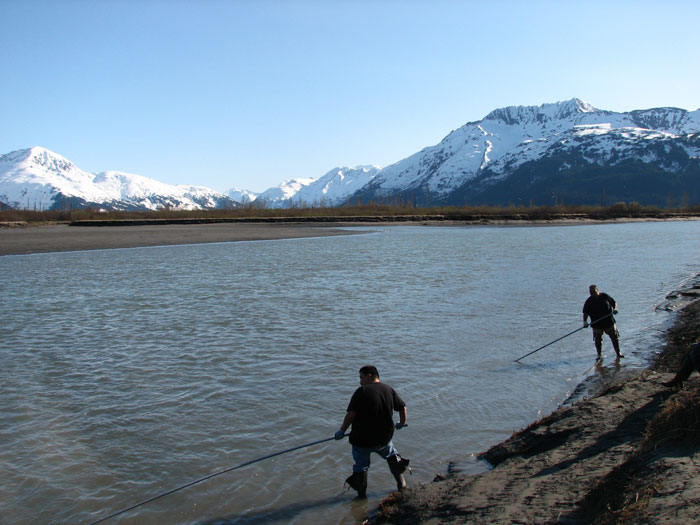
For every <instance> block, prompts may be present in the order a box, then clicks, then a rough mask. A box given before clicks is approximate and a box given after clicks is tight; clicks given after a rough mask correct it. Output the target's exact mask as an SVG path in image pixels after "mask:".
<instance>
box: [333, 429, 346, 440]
mask: <svg viewBox="0 0 700 525" xmlns="http://www.w3.org/2000/svg"><path fill="white" fill-rule="evenodd" d="M344 437H345V432H343V429H342V428H339V429H338V431H337V432H336V433H335V439H337V440H340V439H343V438H344Z"/></svg>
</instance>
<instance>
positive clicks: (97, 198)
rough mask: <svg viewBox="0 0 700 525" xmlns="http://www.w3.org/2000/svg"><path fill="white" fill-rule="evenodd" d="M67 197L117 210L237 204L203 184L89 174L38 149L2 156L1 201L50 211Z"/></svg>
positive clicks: (140, 176) (51, 153)
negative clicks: (183, 183)
mask: <svg viewBox="0 0 700 525" xmlns="http://www.w3.org/2000/svg"><path fill="white" fill-rule="evenodd" d="M66 199H68V200H69V201H70V202H71V203H72V202H75V204H76V206H80V205H91V206H97V207H104V208H113V209H148V210H155V209H159V208H164V207H171V208H175V209H185V210H187V209H201V208H213V207H217V206H221V205H230V204H233V203H232V201H230V199H228V198H227V197H226V196H225V195H222V194H219V193H217V192H215V191H213V190H210V189H208V188H204V187H200V186H184V185H180V186H173V185H170V184H164V183H162V182H158V181H157V180H154V179H149V178H148V177H144V176H142V175H136V174H132V173H124V172H119V171H108V172H104V173H100V174H97V175H95V174H92V173H88V172H86V171H83V170H81V169H80V168H78V167H77V166H75V164H73V163H72V162H70V161H69V160H68V159H66V158H65V157H62V156H61V155H59V154H57V153H54V152H52V151H49V150H47V149H46V148H42V147H38V146H36V147H33V148H30V149H25V150H18V151H13V152H11V153H8V154H6V155H2V156H0V201H2V202H5V203H6V204H8V205H10V206H12V207H13V208H25V209H39V210H45V209H51V208H52V207H53V206H55V205H57V202H59V201H60V202H63V201H65V200H66Z"/></svg>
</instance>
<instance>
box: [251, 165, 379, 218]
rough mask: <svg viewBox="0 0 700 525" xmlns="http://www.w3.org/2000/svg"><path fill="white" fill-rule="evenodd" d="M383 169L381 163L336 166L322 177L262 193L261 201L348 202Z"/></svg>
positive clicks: (289, 203)
mask: <svg viewBox="0 0 700 525" xmlns="http://www.w3.org/2000/svg"><path fill="white" fill-rule="evenodd" d="M380 171H381V168H380V167H378V166H357V167H355V168H348V167H344V168H334V169H332V170H331V171H329V172H328V173H326V174H325V175H323V176H322V177H321V178H319V179H291V180H288V181H285V182H283V183H282V184H281V185H280V186H276V187H274V188H270V189H269V190H266V191H264V192H263V193H261V194H260V195H258V198H257V202H259V203H261V204H263V203H264V205H265V206H267V207H270V208H289V207H294V206H297V207H307V206H321V207H332V206H340V205H342V204H345V202H346V201H347V200H348V198H349V197H350V196H351V195H354V194H355V193H356V192H357V191H359V190H361V189H362V188H363V187H365V186H366V185H367V184H368V183H369V182H370V181H371V180H372V179H374V177H375V176H376V175H377V174H378V173H379V172H380Z"/></svg>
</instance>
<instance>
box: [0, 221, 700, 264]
mask: <svg viewBox="0 0 700 525" xmlns="http://www.w3.org/2000/svg"><path fill="white" fill-rule="evenodd" d="M695 220H700V216H693V215H687V216H674V217H665V216H664V217H644V218H630V217H628V218H615V219H604V220H603V219H592V218H589V217H580V216H563V215H559V216H556V217H548V218H542V219H537V220H536V219H532V218H530V217H525V216H518V215H512V216H502V217H499V216H469V217H464V218H462V219H450V218H445V217H440V218H438V217H437V216H403V217H383V216H377V217H336V218H329V217H319V218H315V217H310V218H306V219H304V218H268V219H144V220H141V219H136V220H116V221H75V222H72V223H53V224H42V225H30V224H28V223H23V222H12V223H0V256H3V255H29V254H34V253H54V252H68V251H86V250H105V249H113V248H139V247H146V246H176V245H188V244H209V243H222V242H241V241H260V240H280V239H298V238H310V237H328V236H337V235H357V234H359V233H365V232H356V231H350V230H343V229H342V228H346V227H357V226H377V225H382V226H443V227H444V226H507V227H517V226H572V225H584V224H591V225H592V224H610V223H629V222H666V221H695Z"/></svg>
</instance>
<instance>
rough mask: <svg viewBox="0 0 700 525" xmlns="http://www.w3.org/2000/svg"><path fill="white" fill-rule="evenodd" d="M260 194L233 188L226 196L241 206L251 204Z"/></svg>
mask: <svg viewBox="0 0 700 525" xmlns="http://www.w3.org/2000/svg"><path fill="white" fill-rule="evenodd" d="M258 195H260V194H259V193H255V192H254V191H250V190H240V189H238V188H231V189H230V190H228V191H227V192H226V196H227V197H228V198H229V199H231V200H232V201H235V202H239V203H241V204H250V203H251V202H253V201H254V200H255V199H257V198H258Z"/></svg>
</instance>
